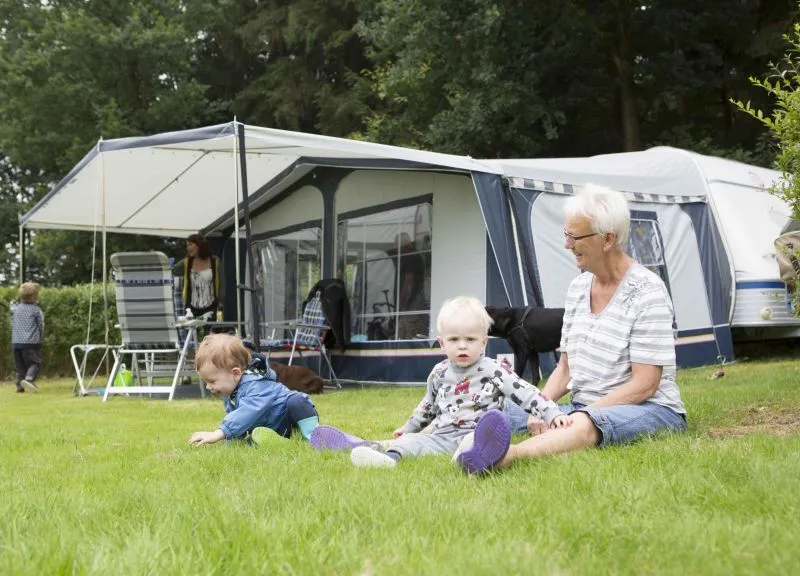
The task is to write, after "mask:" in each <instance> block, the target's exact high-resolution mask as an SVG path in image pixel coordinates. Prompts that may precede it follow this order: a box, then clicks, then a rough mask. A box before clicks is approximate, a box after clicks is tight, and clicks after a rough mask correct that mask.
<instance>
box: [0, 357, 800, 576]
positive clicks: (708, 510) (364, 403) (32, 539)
mask: <svg viewBox="0 0 800 576" xmlns="http://www.w3.org/2000/svg"><path fill="white" fill-rule="evenodd" d="M712 371H713V368H704V369H697V370H690V371H682V372H680V374H679V378H680V384H681V389H682V392H683V395H684V400H685V402H686V405H687V408H688V411H689V422H690V425H689V431H688V432H687V433H686V434H683V435H678V436H672V437H664V438H659V439H656V440H649V441H643V442H640V443H638V444H636V445H633V446H628V447H624V448H611V449H606V450H591V451H587V452H583V453H578V454H572V455H568V456H560V457H553V458H549V459H544V460H539V461H536V462H524V463H521V464H520V465H518V466H516V467H515V468H513V469H512V470H509V471H506V472H503V473H500V474H495V475H492V476H489V477H486V478H477V479H476V478H469V477H467V476H465V475H464V474H462V473H461V471H460V470H459V469H458V468H456V467H454V466H453V465H452V464H451V463H450V461H449V459H447V458H422V459H417V460H409V461H405V462H402V463H401V465H400V466H398V468H396V469H394V470H363V469H355V468H353V467H352V466H351V464H350V461H349V459H348V457H347V455H343V454H320V453H317V452H316V451H314V450H313V449H312V448H311V447H309V446H307V445H305V444H303V443H302V442H300V441H297V440H290V441H287V442H286V443H285V446H283V447H281V448H280V449H278V450H274V451H272V452H269V453H267V452H265V451H258V450H256V449H254V448H250V447H247V446H241V445H224V444H217V445H213V446H207V447H203V448H192V447H190V446H188V445H187V444H186V440H187V439H188V437H189V436H190V434H191V433H192V432H194V431H197V430H213V429H215V428H216V425H217V424H218V422H219V420H220V418H221V416H222V412H223V410H222V405H221V403H220V402H219V401H216V400H181V401H175V402H171V403H169V402H166V401H163V400H139V399H128V398H124V397H117V398H112V399H111V400H110V401H109V402H108V403H107V404H103V403H101V401H100V398H99V397H86V398H76V397H73V396H72V395H71V393H70V390H71V387H72V382H71V381H66V380H64V381H44V382H42V383H41V387H42V389H43V392H42V393H41V394H30V393H26V394H15V393H14V387H13V385H8V384H6V385H3V386H0V574H13V575H17V574H76V573H77V574H158V575H163V574H220V575H222V574H225V575H228V574H391V575H394V574H414V575H419V574H561V575H570V574H623V573H627V574H755V573H758V574H790V573H797V571H798V569H799V567H800V546H798V545H797V534H798V529H797V525H798V517H800V506H798V502H797V500H798V487H799V486H800V484H799V483H800V480H799V478H800V361H781V362H769V363H767V362H765V363H741V364H737V365H732V366H728V367H726V372H727V375H726V376H725V377H724V378H720V379H717V380H711V379H710V378H709V377H710V375H711V373H712ZM421 394H422V390H421V389H402V388H396V389H392V388H380V389H366V390H346V391H343V392H337V393H330V394H328V393H326V394H324V395H322V396H318V397H316V398H315V402H316V403H317V406H318V408H319V411H320V413H321V415H322V419H323V421H324V422H326V423H329V424H333V425H337V426H342V427H344V428H345V429H347V430H349V431H352V432H354V433H356V434H360V435H364V436H367V437H377V438H385V437H387V436H388V435H389V434H390V433H391V431H392V430H393V429H394V428H396V427H397V426H398V425H400V424H401V423H402V422H404V420H405V418H406V417H407V416H408V414H409V412H410V410H411V409H412V408H413V407H414V406H415V405H416V403H417V401H418V400H419V398H420V397H421Z"/></svg>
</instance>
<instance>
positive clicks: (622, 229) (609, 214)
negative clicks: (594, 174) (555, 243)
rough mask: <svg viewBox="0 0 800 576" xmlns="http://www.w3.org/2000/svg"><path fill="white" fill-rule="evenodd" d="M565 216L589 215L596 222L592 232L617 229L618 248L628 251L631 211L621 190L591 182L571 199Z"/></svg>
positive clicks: (587, 216) (565, 210)
mask: <svg viewBox="0 0 800 576" xmlns="http://www.w3.org/2000/svg"><path fill="white" fill-rule="evenodd" d="M564 216H566V217H567V218H586V219H587V220H588V221H589V222H590V223H591V225H592V232H597V233H598V234H608V233H609V232H615V233H616V235H617V243H616V244H617V248H619V249H620V250H623V251H625V250H627V248H628V233H629V232H630V229H631V212H630V209H629V208H628V201H627V200H626V199H625V196H623V195H622V194H621V193H620V192H617V191H616V190H612V189H611V188H606V187H605V186H598V185H596V184H587V185H586V186H584V187H583V189H582V190H580V191H579V192H578V193H577V194H575V195H574V196H572V197H570V198H569V199H568V200H567V203H566V204H565V205H564Z"/></svg>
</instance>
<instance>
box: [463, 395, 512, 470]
mask: <svg viewBox="0 0 800 576" xmlns="http://www.w3.org/2000/svg"><path fill="white" fill-rule="evenodd" d="M509 446H511V424H509V422H508V418H507V417H506V415H505V414H503V413H502V412H500V411H499V410H490V411H489V412H487V413H486V414H484V415H483V417H482V418H481V419H480V421H479V422H478V425H477V426H476V427H475V436H474V440H473V444H472V447H471V448H469V449H467V450H464V451H463V452H462V453H461V454H459V455H458V457H457V458H456V461H457V462H458V464H459V466H461V468H463V469H464V471H465V472H467V473H468V474H483V473H484V472H486V471H488V470H490V469H491V468H493V467H494V466H495V465H496V464H497V463H498V462H500V460H502V459H503V456H505V455H506V452H508V447H509Z"/></svg>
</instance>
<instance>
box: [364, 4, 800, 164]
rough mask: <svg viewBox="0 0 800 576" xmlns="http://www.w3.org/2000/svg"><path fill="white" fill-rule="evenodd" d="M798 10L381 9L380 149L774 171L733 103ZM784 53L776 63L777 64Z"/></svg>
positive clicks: (376, 21) (377, 44) (368, 26)
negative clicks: (684, 154) (699, 158)
mask: <svg viewBox="0 0 800 576" xmlns="http://www.w3.org/2000/svg"><path fill="white" fill-rule="evenodd" d="M795 12H796V6H795V4H794V0H770V1H767V0H741V1H737V2H730V1H728V0H708V2H704V3H697V2H690V1H689V0H669V1H667V0H649V1H646V2H642V1H634V0H601V1H589V0H568V1H566V2H561V3H525V2H519V1H516V0H504V1H501V2H496V1H490V0H468V1H467V2H455V1H453V0H417V1H415V2H402V3H401V2H392V1H390V0H379V1H377V2H376V3H375V4H374V8H373V10H372V11H371V12H369V13H367V14H366V15H365V17H364V21H363V25H362V28H361V30H362V34H363V36H364V38H365V39H367V40H368V41H369V43H370V45H371V46H372V52H371V55H372V57H373V58H374V60H375V62H376V64H377V66H378V68H377V71H376V72H375V74H374V76H373V90H374V93H375V94H376V95H377V96H378V97H379V98H380V106H379V107H378V108H377V109H376V111H375V112H374V113H373V114H372V116H371V118H370V120H369V128H368V130H367V136H368V137H370V138H372V139H376V140H380V141H388V142H394V143H400V144H409V145H415V146H419V147H423V148H434V149H439V150H446V151H451V152H457V153H469V154H473V155H481V156H530V155H540V156H543V155H544V156H546V155H557V156H567V155H586V154H596V153H606V152H617V151H625V150H636V149H640V148H644V147H649V146H652V145H655V144H672V145H676V146H681V147H686V148H691V149H696V150H698V151H703V152H714V153H725V154H734V155H737V156H739V157H742V158H743V159H749V160H754V161H758V162H761V163H763V162H766V161H768V159H769V158H768V157H769V151H768V149H767V148H766V145H765V141H764V139H763V134H764V132H763V130H760V129H758V128H757V127H754V126H753V125H752V124H745V123H742V122H738V123H737V122H736V120H735V118H733V117H732V115H731V105H730V103H729V102H728V101H727V95H730V94H733V93H739V94H748V95H750V94H752V89H751V87H750V86H749V84H748V82H747V76H748V74H750V73H753V72H754V70H756V69H757V67H758V66H759V65H761V66H763V65H764V63H765V62H766V61H767V59H768V54H769V53H770V52H771V51H773V50H774V49H775V48H774V47H775V45H776V42H779V41H780V36H781V33H782V32H783V31H785V30H786V29H787V27H788V25H789V22H790V21H791V19H792V17H793V15H794V13H795ZM773 53H774V52H773Z"/></svg>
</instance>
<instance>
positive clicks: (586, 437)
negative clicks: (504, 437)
mask: <svg viewBox="0 0 800 576" xmlns="http://www.w3.org/2000/svg"><path fill="white" fill-rule="evenodd" d="M571 416H572V425H571V426H569V427H567V428H553V429H551V430H547V432H544V433H542V434H539V435H538V436H534V437H533V438H529V439H527V440H525V441H523V442H520V443H519V444H512V445H511V446H510V447H509V449H508V452H506V455H505V456H504V457H503V459H502V460H501V461H500V462H499V463H498V464H497V467H498V468H506V467H508V466H511V463H512V462H514V460H519V459H526V458H539V457H540V456H547V455H550V454H563V453H565V452H574V451H576V450H583V449H584V448H591V447H592V446H597V444H598V443H599V442H600V439H601V436H600V431H599V430H598V429H597V427H596V426H595V425H594V422H592V420H591V418H589V416H587V415H586V414H585V413H583V412H573V413H572V414H571Z"/></svg>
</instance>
